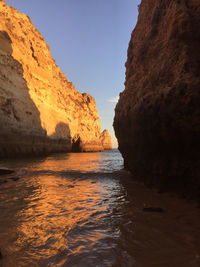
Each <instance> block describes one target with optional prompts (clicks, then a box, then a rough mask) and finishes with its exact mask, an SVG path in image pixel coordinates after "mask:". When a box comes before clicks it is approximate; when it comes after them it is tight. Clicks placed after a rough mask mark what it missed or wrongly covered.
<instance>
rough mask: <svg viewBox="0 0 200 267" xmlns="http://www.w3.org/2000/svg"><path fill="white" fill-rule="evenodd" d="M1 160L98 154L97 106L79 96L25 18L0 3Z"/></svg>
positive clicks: (99, 143) (42, 39)
mask: <svg viewBox="0 0 200 267" xmlns="http://www.w3.org/2000/svg"><path fill="white" fill-rule="evenodd" d="M0 123H1V129H0V136H1V138H0V155H2V156H4V155H11V154H13V153H14V154H27V153H30V154H32V153H34V154H40V153H49V152H56V151H57V152H60V151H70V150H71V149H72V150H74V151H100V150H103V147H102V145H101V141H100V135H101V132H100V122H99V116H98V111H97V110H96V103H95V100H94V99H93V98H92V97H91V96H90V95H88V94H86V93H84V94H81V93H80V92H77V91H76V89H75V88H74V86H73V84H72V83H71V82H69V81H68V80H67V79H66V77H65V75H64V74H63V73H62V72H61V70H60V69H59V67H58V66H57V65H56V64H55V61H54V60H53V58H52V56H51V53H50V50H49V47H48V45H47V44H46V42H45V40H44V38H43V37H42V35H41V34H40V33H39V32H38V30H37V29H36V28H35V27H34V25H33V24H32V22H31V20H30V18H29V17H27V16H26V15H24V14H21V13H19V12H18V11H16V10H15V9H14V8H13V7H9V6H7V5H6V3H5V2H4V1H2V0H0Z"/></svg>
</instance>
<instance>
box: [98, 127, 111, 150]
mask: <svg viewBox="0 0 200 267" xmlns="http://www.w3.org/2000/svg"><path fill="white" fill-rule="evenodd" d="M100 142H101V144H102V146H103V148H104V150H112V141H111V136H110V134H109V132H108V130H104V131H103V132H102V133H101V135H100Z"/></svg>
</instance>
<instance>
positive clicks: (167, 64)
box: [114, 0, 200, 197]
mask: <svg viewBox="0 0 200 267" xmlns="http://www.w3.org/2000/svg"><path fill="white" fill-rule="evenodd" d="M199 29H200V2H199V1H197V0H191V1H185V0H183V1H178V0H162V1H161V0H155V1H149V0H143V1H142V2H141V5H140V8H139V18H138V23H137V25H136V28H135V29H134V31H133V33H132V36H131V40H130V43H129V48H128V59H127V62H126V82H125V90H124V91H123V92H122V93H121V95H120V99H119V102H118V104H117V106H116V110H115V119H114V128H115V133H116V136H117V139H118V142H119V149H120V151H121V153H122V155H123V157H124V161H125V166H126V167H127V168H128V169H130V170H131V171H132V173H133V174H134V177H136V178H138V179H140V180H142V181H145V183H146V184H148V185H156V186H158V187H160V188H161V189H163V190H176V191H177V190H178V191H181V192H183V193H184V194H186V195H192V196H193V197H198V196H200V176H199V173H200V75H199V74H200V53H199V47H200V31H199Z"/></svg>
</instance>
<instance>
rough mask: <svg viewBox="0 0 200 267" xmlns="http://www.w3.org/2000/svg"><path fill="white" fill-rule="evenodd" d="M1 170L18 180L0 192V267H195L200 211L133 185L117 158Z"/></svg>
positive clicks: (65, 159)
mask: <svg viewBox="0 0 200 267" xmlns="http://www.w3.org/2000/svg"><path fill="white" fill-rule="evenodd" d="M0 165H1V166H4V167H8V168H12V169H15V170H16V171H17V173H18V174H17V177H15V178H19V179H18V180H17V181H14V180H13V179H11V178H13V177H7V181H8V182H6V183H2V184H1V185H0V250H1V252H2V254H3V259H2V260H1V261H0V264H1V265H2V266H6V267H7V266H11V267H15V266H81V267H82V266H86V267H90V266H91V267H94V266H136V267H137V266H139V267H151V266H152V267H153V266H155V267H165V266H166V267H179V266H183V267H184V266H185V267H188V266H200V225H199V222H200V215H199V213H200V211H199V209H197V208H196V207H195V206H194V205H192V204H188V203H186V202H185V201H184V200H182V199H178V198H176V197H174V196H170V195H166V194H162V195H160V194H157V193H156V192H155V191H152V190H149V189H146V188H144V187H143V186H142V185H139V184H137V183H136V182H135V181H134V180H133V179H132V177H131V176H130V175H129V174H128V173H127V172H125V171H123V170H122V169H123V160H122V158H121V155H120V153H119V152H118V150H114V151H108V152H101V153H69V154H58V155H53V156H50V157H46V158H38V159H26V160H24V159H23V160H22V159H19V160H7V161H6V160H5V161H1V163H0ZM0 179H2V178H0ZM15 180H16V179H15ZM145 206H156V207H158V206H159V207H162V208H163V209H164V210H165V212H164V213H145V212H144V211H143V207H145Z"/></svg>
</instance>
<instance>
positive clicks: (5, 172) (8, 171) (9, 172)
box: [0, 168, 14, 176]
mask: <svg viewBox="0 0 200 267" xmlns="http://www.w3.org/2000/svg"><path fill="white" fill-rule="evenodd" d="M13 173H14V171H13V170H9V169H2V168H1V169H0V176H1V175H6V174H13Z"/></svg>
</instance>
